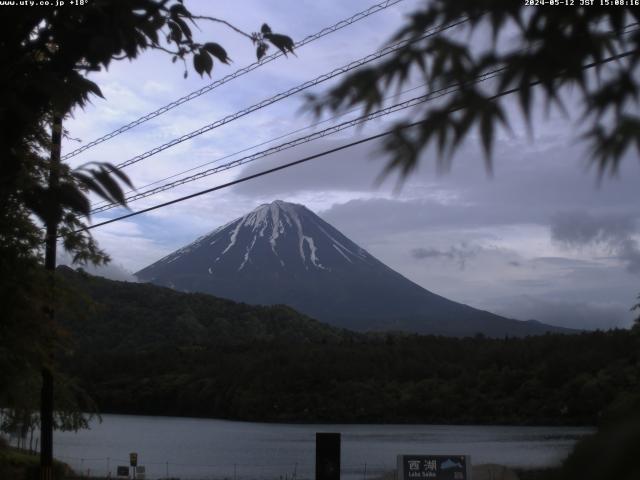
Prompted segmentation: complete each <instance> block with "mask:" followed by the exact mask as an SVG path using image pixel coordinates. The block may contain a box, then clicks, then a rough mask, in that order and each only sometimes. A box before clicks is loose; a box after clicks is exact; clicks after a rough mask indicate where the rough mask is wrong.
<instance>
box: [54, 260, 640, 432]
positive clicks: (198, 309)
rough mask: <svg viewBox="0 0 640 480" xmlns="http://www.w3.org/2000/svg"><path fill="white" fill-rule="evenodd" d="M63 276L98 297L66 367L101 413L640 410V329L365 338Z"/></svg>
mask: <svg viewBox="0 0 640 480" xmlns="http://www.w3.org/2000/svg"><path fill="white" fill-rule="evenodd" d="M63 274H64V277H65V278H66V279H67V281H68V282H69V285H70V286H72V288H74V289H80V290H81V291H83V292H84V293H85V294H86V298H87V299H93V300H94V301H95V303H94V304H93V308H92V309H90V310H87V309H86V308H80V309H78V311H79V312H84V313H82V314H80V315H78V314H76V313H74V311H68V312H67V313H66V320H65V321H64V324H65V326H66V328H67V329H68V330H69V332H70V338H69V342H68V344H69V347H68V349H67V354H66V355H65V356H64V357H63V358H64V366H63V368H64V370H65V371H66V373H67V374H68V375H70V376H71V377H75V378H76V381H77V383H78V385H80V386H81V387H82V388H84V389H86V390H87V392H88V393H89V395H90V396H91V397H92V398H93V399H94V400H95V401H96V402H97V404H98V406H99V408H100V410H101V411H102V412H103V413H105V412H119V413H139V414H154V415H185V416H204V417H216V418H231V419H242V420H264V421H304V422H315V421H318V422H325V421H339V422H424V423H483V424H486V423H492V424H493V423H501V424H546V425H549V424H581V425H595V424H597V423H599V422H600V421H601V420H602V419H603V418H606V417H611V416H616V415H619V414H624V412H625V411H627V410H628V409H629V408H631V407H632V406H634V405H635V406H636V407H640V382H639V381H638V380H639V375H640V348H639V347H640V335H638V331H637V330H632V331H628V330H618V331H610V332H591V333H582V334H578V335H544V336H537V337H528V338H521V339H519V338H503V339H490V338H485V337H483V336H482V335H477V336H475V337H473V338H446V337H434V336H418V335H409V334H401V333H379V334H366V335H365V334H360V333H354V332H349V331H347V330H339V329H335V328H332V327H329V326H326V325H324V324H321V323H319V322H316V321H314V320H311V319H309V318H308V317H305V316H303V315H301V314H298V313H297V312H295V311H293V310H291V309H289V308H287V307H284V306H276V307H256V306H249V305H244V304H237V303H234V302H230V301H227V300H222V299H217V298H215V297H211V296H208V295H201V294H185V293H180V292H176V291H173V290H170V289H167V288H162V287H157V286H153V285H150V284H132V283H124V282H114V281H110V280H106V279H101V278H97V277H91V276H88V275H86V274H78V273H74V272H73V271H71V270H70V269H65V270H64V272H63ZM87 311H88V312H89V315H86V312H87ZM619 412H622V413H619Z"/></svg>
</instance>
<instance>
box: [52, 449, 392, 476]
mask: <svg viewBox="0 0 640 480" xmlns="http://www.w3.org/2000/svg"><path fill="white" fill-rule="evenodd" d="M56 459H58V460H60V461H62V462H64V463H67V464H68V465H69V466H70V467H71V468H72V469H73V470H74V471H75V472H76V473H77V474H79V475H80V476H82V477H85V478H111V479H114V480H115V479H118V478H122V479H123V480H125V479H126V478H127V477H118V476H117V468H118V466H128V465H129V459H128V458H110V457H106V458H78V457H67V456H64V455H57V456H56ZM140 465H144V467H145V472H144V474H143V475H138V476H137V478H138V479H139V480H142V478H144V480H167V479H173V480H175V479H180V480H313V479H314V478H315V465H314V463H313V461H309V459H306V460H305V461H300V462H293V463H269V464H262V465H261V464H247V463H233V464H228V463H227V464H193V463H180V462H177V461H170V460H166V461H164V462H146V461H145V462H140ZM340 471H341V478H342V479H345V480H374V479H376V478H381V477H383V476H385V475H389V473H390V472H394V471H395V465H383V464H371V463H361V464H351V465H349V464H347V465H341V469H340ZM130 472H131V473H130V477H129V478H133V467H132V468H131V469H130ZM391 478H393V477H391Z"/></svg>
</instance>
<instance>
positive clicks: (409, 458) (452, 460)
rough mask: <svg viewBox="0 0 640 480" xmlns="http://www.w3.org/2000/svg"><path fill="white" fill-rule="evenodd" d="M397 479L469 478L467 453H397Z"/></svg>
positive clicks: (469, 465)
mask: <svg viewBox="0 0 640 480" xmlns="http://www.w3.org/2000/svg"><path fill="white" fill-rule="evenodd" d="M398 479H399V480H470V479H471V457H469V456H468V455H398Z"/></svg>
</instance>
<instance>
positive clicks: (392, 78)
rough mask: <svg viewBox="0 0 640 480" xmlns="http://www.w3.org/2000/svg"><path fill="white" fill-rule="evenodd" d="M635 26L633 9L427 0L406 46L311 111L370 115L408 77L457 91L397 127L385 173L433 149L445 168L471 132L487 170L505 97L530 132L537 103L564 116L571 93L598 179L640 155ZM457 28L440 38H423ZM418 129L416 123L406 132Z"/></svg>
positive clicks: (638, 15) (503, 118) (505, 118)
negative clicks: (486, 77)
mask: <svg viewBox="0 0 640 480" xmlns="http://www.w3.org/2000/svg"><path fill="white" fill-rule="evenodd" d="M577 3H578V2H576V4H577ZM596 3H597V2H596ZM639 20H640V9H638V8H637V7H635V6H600V5H591V6H578V5H575V6H567V7H566V8H549V7H542V6H530V5H527V2H525V1H513V0H459V1H455V2H452V1H448V0H432V1H425V2H424V6H423V7H422V8H421V9H420V10H418V11H415V12H414V13H413V14H412V15H411V16H410V18H409V21H408V22H406V24H405V25H404V26H403V27H402V28H401V29H400V30H399V31H398V32H397V33H396V34H395V36H394V37H393V39H392V40H393V41H397V40H399V39H406V40H409V43H408V45H407V46H406V47H405V48H403V49H401V50H400V51H398V52H397V53H395V54H394V55H393V56H392V57H390V58H388V59H387V60H385V61H383V62H380V63H378V64H376V65H375V66H372V67H369V68H364V69H359V70H358V71H357V72H354V73H352V74H351V75H349V76H348V77H347V78H345V79H344V80H343V81H342V82H341V83H339V84H338V85H337V86H335V87H334V88H332V89H331V90H330V91H329V92H328V93H327V94H325V95H323V96H321V97H319V98H315V99H312V101H311V103H310V106H311V107H313V108H314V109H315V110H316V112H317V113H321V112H322V111H324V110H331V111H344V110H347V109H350V108H353V106H362V107H363V108H364V109H365V110H371V109H374V108H376V107H378V106H380V105H381V104H382V103H383V97H384V92H385V91H387V90H389V89H391V88H394V87H396V88H399V87H400V86H402V85H403V84H405V83H407V82H408V81H409V80H410V79H411V80H415V81H418V82H424V83H425V84H426V86H425V92H426V93H428V92H432V91H434V90H437V89H441V88H443V87H447V86H453V85H457V86H458V87H457V90H456V91H455V92H453V93H451V94H450V95H448V96H446V97H445V99H444V100H443V101H442V102H441V103H438V104H437V105H435V106H434V105H432V104H430V103H426V104H424V105H423V106H422V107H420V108H419V110H417V113H416V110H414V111H412V113H411V117H410V118H406V119H405V120H402V121H399V122H398V123H396V125H395V126H396V130H395V134H394V135H393V136H392V137H389V139H388V140H387V141H386V143H385V149H386V151H387V153H388V154H389V163H388V165H387V167H386V170H385V171H386V172H389V171H391V170H398V171H399V172H400V173H401V175H403V176H406V175H407V174H409V173H410V172H412V171H413V170H414V169H415V168H416V166H417V164H418V160H419V158H420V155H421V153H422V152H423V151H424V150H425V148H426V147H427V146H429V145H434V146H435V147H436V148H437V151H438V152H439V155H438V162H439V165H440V166H441V167H448V165H449V162H450V159H451V154H452V153H454V152H455V150H456V148H458V147H459V146H460V144H461V142H462V141H463V140H464V139H465V138H466V137H467V136H469V134H470V132H473V131H477V132H478V133H479V138H480V141H481V144H482V146H483V148H484V151H485V158H486V159H487V166H488V167H489V168H490V165H491V163H490V161H491V150H492V145H493V142H494V138H495V130H496V126H497V125H500V124H502V125H503V126H504V127H506V128H508V127H509V123H510V117H509V112H508V111H507V110H506V109H505V108H504V105H503V104H502V103H501V102H500V99H501V98H502V97H505V96H507V95H510V96H512V97H515V98H516V99H517V101H518V103H519V105H520V108H521V110H522V114H523V116H524V118H525V120H526V121H527V122H528V123H529V126H531V125H530V122H531V114H532V105H533V104H534V102H535V103H539V104H542V103H543V102H545V103H546V104H547V105H551V106H555V107H558V108H559V109H561V110H563V111H564V109H565V105H564V103H563V100H562V95H563V93H564V92H566V91H568V90H569V88H572V89H573V90H574V91H575V92H576V93H577V98H578V104H579V107H580V109H581V111H580V112H579V113H580V119H579V122H578V123H577V124H576V132H578V138H580V139H582V140H584V141H586V142H587V143H588V145H589V148H590V151H591V156H592V159H593V161H594V162H596V163H597V164H598V166H599V170H600V173H603V172H605V171H610V172H615V171H616V169H617V167H618V163H619V160H620V159H621V157H622V156H623V154H624V153H625V152H626V151H627V150H629V149H630V148H635V149H636V150H637V151H638V152H640V117H639V116H638V112H637V107H638V100H639V97H638V93H639V92H638V88H639V82H638V75H637V67H638V59H639V58H640V48H639V47H640V30H639V29H638V26H637V22H638V21H639ZM453 25H456V26H455V28H451V29H448V30H447V31H446V32H443V33H442V34H439V35H426V34H428V33H430V32H433V31H434V29H436V30H437V29H439V28H442V27H443V26H445V27H446V26H453ZM483 35H485V36H486V37H487V38H488V40H487V41H486V42H483V41H482V36H483ZM479 38H480V41H479V40H478V39H479ZM483 43H486V48H482V45H483ZM605 65H606V68H605ZM487 72H495V77H494V79H493V81H492V82H478V81H477V80H478V78H479V77H480V76H481V75H483V74H485V73H487ZM413 122H420V123H419V124H418V125H417V126H415V127H413V128H408V126H409V125H410V124H412V123H413Z"/></svg>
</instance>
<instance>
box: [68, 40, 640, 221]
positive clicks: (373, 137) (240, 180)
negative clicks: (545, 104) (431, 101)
mask: <svg viewBox="0 0 640 480" xmlns="http://www.w3.org/2000/svg"><path fill="white" fill-rule="evenodd" d="M638 51H639V50H637V49H635V50H630V51H627V52H624V53H620V54H617V55H612V56H610V57H607V58H605V59H602V60H598V61H595V62H592V63H589V64H586V65H583V67H582V69H583V70H587V69H589V68H593V67H596V66H598V65H603V64H605V63H609V62H612V61H616V60H620V59H622V58H625V57H629V56H631V55H634V54H637V53H638ZM541 83H542V81H541V80H536V81H533V82H530V83H529V84H528V85H527V87H533V86H536V85H539V84H541ZM522 88H523V86H519V87H514V88H511V89H508V90H504V91H502V92H500V93H497V94H495V95H493V96H491V97H489V98H488V100H491V101H493V100H497V99H498V98H501V97H504V96H506V95H510V94H512V93H514V92H517V91H519V90H521V89H522ZM462 108H463V107H462V106H460V107H457V108H455V109H453V110H451V112H450V113H453V112H455V111H458V110H461V109H462ZM426 121H427V120H426V119H423V120H418V121H416V122H412V123H408V124H405V125H402V126H400V127H396V128H392V129H390V130H386V131H384V132H381V133H378V134H375V135H371V136H369V137H365V138H362V139H360V140H356V141H353V142H350V143H347V144H345V145H341V146H339V147H336V148H332V149H329V150H325V151H323V152H320V153H316V154H314V155H309V156H307V157H304V158H301V159H299V160H295V161H292V162H289V163H286V164H283V165H279V166H277V167H273V168H270V169H267V170H263V171H262V172H258V173H255V174H253V175H248V176H246V177H242V178H238V179H236V180H233V181H230V182H227V183H224V184H221V185H217V186H215V187H211V188H207V189H205V190H201V191H199V192H196V193H192V194H190V195H185V196H182V197H179V198H175V199H173V200H170V201H168V202H164V203H160V204H157V205H153V206H151V207H147V208H144V209H142V210H138V211H136V212H131V213H128V214H126V215H122V216H119V217H116V218H112V219H110V220H105V221H103V222H100V223H96V224H94V225H87V226H85V227H83V228H80V229H78V230H76V231H74V232H73V233H79V232H83V231H88V230H93V229H95V228H98V227H102V226H104V225H108V224H111V223H114V222H118V221H120V220H125V219H127V218H131V217H135V216H138V215H141V214H143V213H147V212H151V211H153V210H157V209H160V208H164V207H167V206H169V205H173V204H175V203H180V202H183V201H185V200H190V199H192V198H195V197H199V196H201V195H205V194H207V193H211V192H214V191H217V190H222V189H224V188H228V187H231V186H233V185H237V184H240V183H244V182H247V181H249V180H253V179H254V178H259V177H262V176H265V175H269V174H271V173H274V172H277V171H280V170H284V169H286V168H290V167H293V166H296V165H300V164H302V163H305V162H309V161H311V160H314V159H316V158H320V157H324V156H326V155H330V154H332V153H336V152H339V151H341V150H345V149H347V148H351V147H354V146H356V145H360V144H363V143H367V142H370V141H373V140H377V139H379V138H382V137H385V136H388V135H392V134H394V133H396V132H397V131H398V128H401V129H403V130H407V129H410V128H413V127H416V126H418V125H422V124H424V123H425V122H426Z"/></svg>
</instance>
